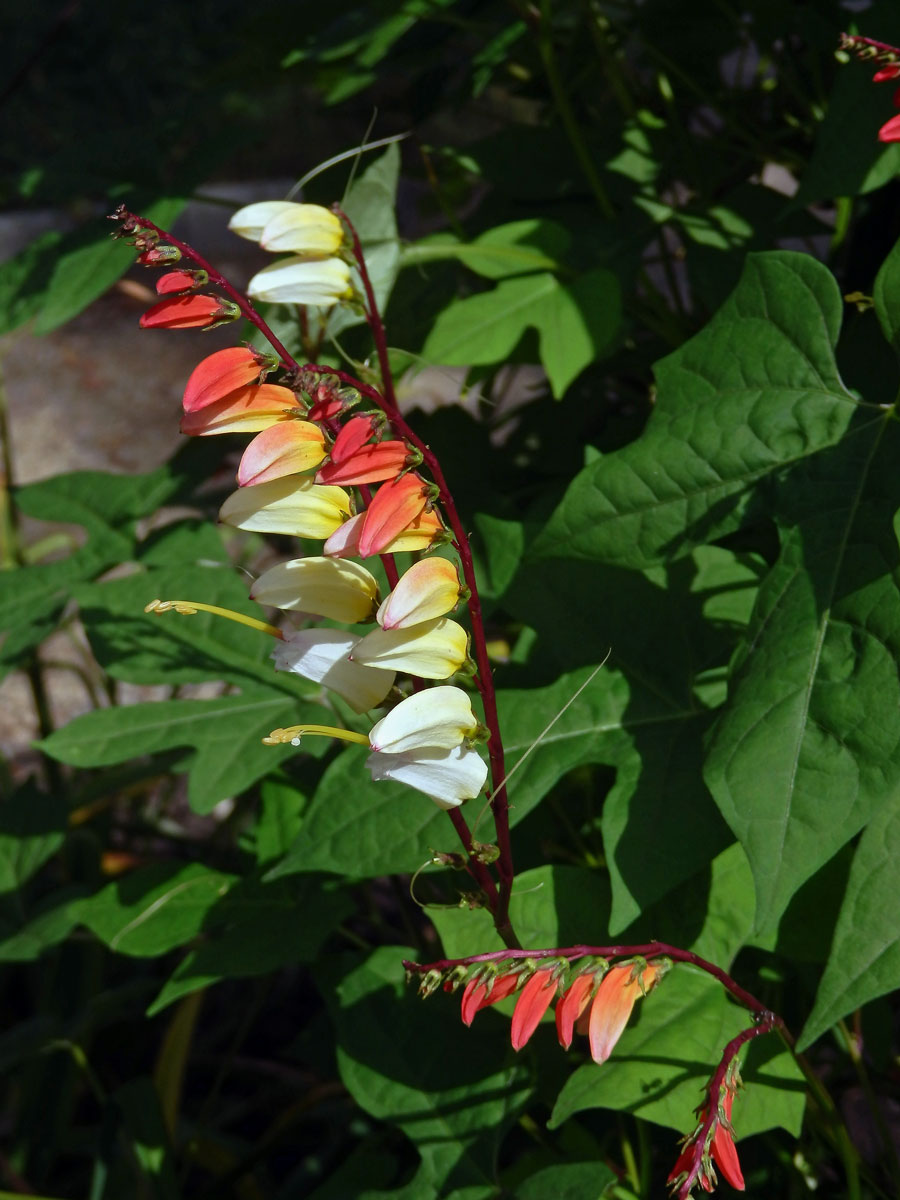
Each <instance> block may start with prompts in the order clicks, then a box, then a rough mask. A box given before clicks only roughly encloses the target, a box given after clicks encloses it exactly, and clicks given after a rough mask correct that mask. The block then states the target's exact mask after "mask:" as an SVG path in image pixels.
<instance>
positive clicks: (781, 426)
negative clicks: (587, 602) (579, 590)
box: [501, 251, 857, 567]
mask: <svg viewBox="0 0 900 1200" xmlns="http://www.w3.org/2000/svg"><path fill="white" fill-rule="evenodd" d="M501 286H502V285H501ZM841 308H842V302H841V296H840V293H839V291H838V288H837V285H836V283H835V281H834V279H833V278H832V276H831V274H830V273H829V272H828V270H827V269H826V268H825V267H823V266H822V265H821V263H818V262H816V261H815V260H814V259H812V258H809V257H807V256H805V255H802V254H795V253H792V252H788V251H778V252H776V253H771V254H755V255H751V256H750V257H749V258H748V261H747V265H746V267H745V269H744V273H743V275H742V276H741V281H740V283H739V284H738V287H737V288H736V289H735V291H734V292H733V293H732V295H731V297H730V298H729V300H728V301H727V302H726V303H725V304H724V305H723V307H722V308H721V309H720V310H719V312H718V313H717V314H716V316H715V317H714V318H713V320H712V321H711V322H710V323H709V325H708V326H707V327H706V328H705V329H704V330H703V331H702V332H701V333H699V334H697V335H696V337H693V338H692V339H691V340H690V341H689V342H687V343H686V344H685V345H684V346H682V347H681V348H680V349H679V350H677V351H676V352H675V353H674V354H671V355H669V357H668V358H666V359H663V361H662V362H661V363H659V364H658V365H657V367H656V377H657V381H658V385H659V390H658V394H657V402H656V405H655V407H654V411H653V414H652V416H651V417H650V420H649V422H648V424H647V428H646V430H645V432H644V434H643V435H642V436H641V437H640V438H639V439H638V440H637V441H636V442H632V443H631V444H630V445H628V446H625V447H624V448H623V449H621V450H617V451H615V452H614V453H612V454H606V455H603V456H602V457H601V458H600V459H599V460H598V461H597V462H595V463H594V464H592V465H591V466H589V467H587V468H586V469H585V470H584V471H582V472H581V473H580V474H579V475H577V476H576V478H575V479H574V480H573V482H572V483H571V484H570V486H569V488H568V490H567V492H566V494H565V496H564V498H563V500H562V502H561V504H560V505H559V507H558V508H557V510H556V511H555V512H554V514H553V515H552V517H551V518H550V521H549V522H548V524H547V526H546V528H545V529H544V530H543V532H542V533H541V534H540V535H539V536H538V537H537V539H536V540H535V542H534V544H533V546H532V548H531V552H530V554H531V557H532V558H533V559H534V558H563V557H573V558H587V559H593V560H596V559H599V560H601V561H605V562H609V563H616V564H619V565H622V566H632V567H644V566H648V565H650V564H652V563H655V562H659V561H666V560H671V559H674V558H676V557H678V556H679V555H682V554H686V553H688V552H689V551H690V550H691V549H692V548H693V547H694V546H697V545H699V544H701V543H703V542H708V541H712V540H714V539H716V538H720V537H722V536H723V534H726V533H729V532H731V531H733V530H735V529H737V528H738V527H739V525H740V524H741V520H742V518H743V516H744V514H745V512H746V510H747V507H748V505H749V503H750V501H751V499H752V498H753V495H754V490H755V489H756V488H757V487H758V486H759V485H760V484H761V483H762V482H764V481H766V480H767V479H768V478H770V477H773V476H777V474H778V473H779V472H781V471H782V470H783V469H784V468H785V467H787V466H790V465H791V464H792V463H795V462H798V461H800V460H802V459H803V458H805V457H807V456H808V455H811V454H813V453H815V452H816V451H817V450H820V449H822V448H824V447H826V446H829V445H832V444H834V443H835V442H837V441H838V440H839V439H840V437H841V436H842V435H843V433H844V432H845V430H846V428H847V426H848V424H849V422H850V419H851V417H852V415H853V413H854V412H855V411H856V407H857V403H856V401H855V400H854V398H853V397H852V396H851V395H850V393H849V392H848V391H847V390H846V388H845V387H844V385H843V383H842V382H841V379H840V376H839V374H838V370H837V366H836V364H835V361H834V345H835V342H836V341H837V335H838V330H839V328H840V321H841Z"/></svg>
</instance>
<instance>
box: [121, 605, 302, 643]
mask: <svg viewBox="0 0 900 1200" xmlns="http://www.w3.org/2000/svg"><path fill="white" fill-rule="evenodd" d="M144 612H146V613H151V612H152V613H166V612H177V613H179V614H180V615H181V616H182V617H195V616H196V615H197V613H198V612H208V613H212V614H213V616H215V617H227V618H228V620H229V621H236V622H237V623H238V625H246V626H248V627H249V628H250V629H258V630H259V631H260V633H268V634H271V636H272V637H275V638H278V639H279V640H280V641H283V640H284V634H283V633H282V632H281V630H280V629H276V628H275V626H274V625H268V624H267V623H266V622H265V621H260V620H258V619H257V618H256V617H248V616H247V615H246V614H245V613H239V612H235V611H234V609H231V608H219V606H218V605H217V604H201V603H200V601H199V600H151V601H150V603H149V604H148V605H146V606H145V608H144Z"/></svg>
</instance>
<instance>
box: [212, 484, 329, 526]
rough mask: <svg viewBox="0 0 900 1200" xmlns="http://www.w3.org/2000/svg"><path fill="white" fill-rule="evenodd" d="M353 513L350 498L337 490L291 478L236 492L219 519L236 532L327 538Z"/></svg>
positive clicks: (222, 509) (220, 511)
mask: <svg viewBox="0 0 900 1200" xmlns="http://www.w3.org/2000/svg"><path fill="white" fill-rule="evenodd" d="M349 511H350V497H349V496H348V495H347V493H346V492H345V491H343V490H342V489H341V488H338V487H321V486H320V485H319V484H316V483H310V482H309V481H308V480H306V479H297V478H295V477H294V476H292V475H289V476H287V477H286V478H285V479H273V480H272V482H271V483H257V484H254V485H253V486H251V487H243V488H241V489H240V490H239V491H237V492H233V493H232V495H230V496H229V497H228V499H227V500H226V501H225V503H224V504H223V505H222V507H221V509H220V510H219V520H220V521H222V522H223V523H224V524H225V525H233V526H234V527H235V529H249V530H253V531H255V532H256V533H286V534H289V535H290V536H292V537H309V538H327V537H329V536H330V535H331V534H332V533H334V531H335V530H336V529H339V528H340V526H341V524H342V523H343V521H344V520H345V519H346V517H347V514H348V513H349Z"/></svg>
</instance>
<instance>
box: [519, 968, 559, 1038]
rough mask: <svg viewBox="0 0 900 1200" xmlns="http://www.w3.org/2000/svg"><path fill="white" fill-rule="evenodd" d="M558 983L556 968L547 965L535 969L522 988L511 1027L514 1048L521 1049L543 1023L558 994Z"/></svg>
mask: <svg viewBox="0 0 900 1200" xmlns="http://www.w3.org/2000/svg"><path fill="white" fill-rule="evenodd" d="M556 985H557V971H556V968H554V967H546V968H543V969H542V970H540V971H535V973H534V974H533V975H532V976H531V978H530V979H529V980H528V982H527V983H526V984H525V986H524V987H523V988H522V991H521V992H520V994H519V999H518V1000H517V1001H516V1008H515V1012H514V1013H513V1017H512V1027H511V1029H510V1038H511V1040H512V1048H513V1050H521V1049H522V1047H523V1046H524V1045H525V1043H526V1042H527V1041H528V1039H529V1038H530V1037H531V1035H532V1034H533V1033H534V1031H535V1030H536V1029H537V1027H538V1025H539V1024H540V1023H541V1017H542V1016H543V1015H544V1013H545V1012H546V1011H547V1009H548V1008H549V1007H550V1002H551V1001H552V1000H553V997H554V996H555V995H556Z"/></svg>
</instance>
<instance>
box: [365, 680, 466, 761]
mask: <svg viewBox="0 0 900 1200" xmlns="http://www.w3.org/2000/svg"><path fill="white" fill-rule="evenodd" d="M478 730H479V726H478V722H477V720H476V719H475V714H474V712H473V711H472V702H471V700H470V699H469V697H468V696H467V695H466V693H465V692H464V691H463V690H462V688H458V687H451V686H447V685H445V686H442V687H433V688H429V689H428V690H427V691H424V692H416V694H415V695H413V696H408V697H407V698H406V699H405V700H402V701H401V702H400V703H399V704H398V705H397V707H396V708H393V709H391V711H390V712H389V713H388V714H387V716H386V717H382V718H381V720H380V721H378V722H377V724H375V725H373V726H372V730H371V732H370V733H369V745H370V746H371V747H372V749H373V750H377V751H383V752H386V753H388V754H403V753H405V752H406V751H407V750H421V749H424V748H434V747H440V748H441V749H445V750H450V749H452V748H453V747H454V746H459V745H461V743H462V742H464V741H465V740H466V739H467V738H472V737H475V736H476V734H477V733H478Z"/></svg>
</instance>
